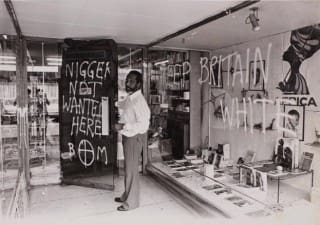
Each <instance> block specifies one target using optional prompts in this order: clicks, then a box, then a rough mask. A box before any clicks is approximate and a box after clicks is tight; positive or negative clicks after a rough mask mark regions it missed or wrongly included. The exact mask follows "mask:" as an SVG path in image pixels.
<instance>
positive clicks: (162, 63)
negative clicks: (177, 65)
mask: <svg viewBox="0 0 320 225" xmlns="http://www.w3.org/2000/svg"><path fill="white" fill-rule="evenodd" d="M167 63H169V60H168V59H166V60H162V61H159V62H156V63H154V65H155V66H159V65H165V64H167Z"/></svg>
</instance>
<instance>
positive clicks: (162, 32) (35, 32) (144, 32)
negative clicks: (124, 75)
mask: <svg viewBox="0 0 320 225" xmlns="http://www.w3.org/2000/svg"><path fill="white" fill-rule="evenodd" d="M239 2H240V1H216V0H211V1H208V0H199V1H195V0H161V1H159V0H135V1H132V0H108V1H106V0H55V1H53V0H42V1H40V0H29V1H21V0H20V1H18V0H16V1H15V0H13V5H14V8H15V10H16V14H17V17H18V20H19V23H20V25H21V30H22V32H23V34H24V35H26V36H37V37H50V38H61V39H62V38H66V37H78V38H94V37H100V38H101V37H106V38H108V37H109V38H113V39H115V40H116V41H117V42H121V43H135V44H148V43H150V42H152V41H155V40H158V39H159V38H162V37H164V36H166V35H168V34H171V33H174V32H176V31H177V30H179V29H182V28H184V27H186V26H189V25H191V24H193V23H196V22H198V21H200V20H202V19H204V18H207V17H209V16H211V15H214V14H216V13H218V12H220V11H222V10H225V9H227V8H229V7H231V6H234V5H236V4H238V3H239Z"/></svg>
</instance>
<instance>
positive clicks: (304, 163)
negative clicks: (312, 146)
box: [299, 152, 314, 171]
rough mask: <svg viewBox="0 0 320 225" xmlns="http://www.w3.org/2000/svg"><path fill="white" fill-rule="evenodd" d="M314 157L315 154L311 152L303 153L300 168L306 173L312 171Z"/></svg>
mask: <svg viewBox="0 0 320 225" xmlns="http://www.w3.org/2000/svg"><path fill="white" fill-rule="evenodd" d="M313 155H314V154H313V153H311V152H303V153H302V156H301V164H300V166H299V168H300V169H302V170H305V171H309V170H310V169H311V165H312V160H313Z"/></svg>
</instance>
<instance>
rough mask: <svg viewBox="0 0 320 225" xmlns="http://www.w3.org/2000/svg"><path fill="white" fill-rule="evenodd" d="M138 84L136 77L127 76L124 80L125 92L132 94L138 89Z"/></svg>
mask: <svg viewBox="0 0 320 225" xmlns="http://www.w3.org/2000/svg"><path fill="white" fill-rule="evenodd" d="M140 86H141V85H140V83H138V82H137V78H136V75H134V74H129V75H128V76H127V78H126V92H128V93H133V92H135V91H137V90H139V89H140Z"/></svg>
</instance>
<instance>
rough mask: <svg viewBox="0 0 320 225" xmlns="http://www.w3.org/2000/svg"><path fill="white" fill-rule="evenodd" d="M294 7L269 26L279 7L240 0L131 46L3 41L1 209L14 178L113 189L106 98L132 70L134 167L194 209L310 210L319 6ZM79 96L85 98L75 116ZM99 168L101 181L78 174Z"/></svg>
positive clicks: (115, 143) (113, 143)
mask: <svg viewBox="0 0 320 225" xmlns="http://www.w3.org/2000/svg"><path fill="white" fill-rule="evenodd" d="M294 4H296V5H295V7H300V9H301V10H307V11H308V10H309V11H310V13H309V16H310V17H308V18H306V19H305V20H303V19H301V18H300V19H295V20H294V19H292V20H294V21H292V22H287V21H283V24H281V25H277V26H274V27H272V25H273V24H274V23H275V22H277V23H280V21H279V19H278V18H276V17H275V16H272V15H273V13H280V12H281V13H283V15H285V16H286V17H288V18H289V16H294V12H292V11H290V10H292V7H287V5H286V3H281V2H273V3H270V2H265V1H260V2H259V1H257V2H242V3H239V4H237V5H235V6H233V7H231V8H227V10H225V11H222V12H220V13H217V14H215V15H214V16H212V17H208V18H207V19H205V20H202V21H200V22H198V23H195V24H193V25H192V26H189V27H187V28H185V29H182V30H179V31H178V32H176V33H173V34H172V35H168V36H166V37H164V38H162V39H159V40H158V41H153V42H151V43H146V44H144V45H136V44H121V43H116V42H114V40H109V39H108V40H105V39H101V40H97V38H91V39H90V38H88V39H81V40H77V39H76V38H75V39H73V40H72V39H65V40H62V39H48V38H43V39H41V38H32V37H28V38H21V37H19V35H17V36H15V35H11V36H6V38H5V36H2V38H1V39H0V47H1V48H0V60H1V61H0V68H1V69H0V101H1V102H0V103H1V105H0V106H1V129H0V132H1V134H0V135H1V141H0V144H1V156H2V157H1V173H2V188H1V190H2V196H5V197H4V198H2V199H4V200H2V204H0V205H1V206H2V207H3V206H10V207H12V204H11V203H10V202H8V201H9V200H10V199H13V198H12V197H11V196H13V195H15V194H16V193H17V189H18V188H17V185H18V184H19V182H22V183H23V185H21V187H22V188H24V189H27V188H26V187H32V186H34V185H49V184H57V183H61V182H62V183H64V184H76V185H83V186H89V187H94V188H102V189H108V190H113V189H114V185H115V183H114V176H117V175H119V173H121V169H122V168H123V154H122V152H121V150H120V149H121V146H120V149H119V144H120V143H121V137H120V136H119V135H118V134H117V133H115V132H113V131H112V126H113V125H114V123H115V121H116V116H117V113H118V111H117V109H116V107H115V103H116V102H117V101H121V100H122V99H124V98H125V97H126V93H125V87H124V83H125V76H126V74H127V73H128V72H129V71H130V70H132V69H134V70H138V71H140V72H142V73H143V75H144V88H143V91H144V95H145V97H146V99H147V102H148V104H149V107H150V110H151V119H150V128H149V132H148V137H149V140H148V149H147V150H145V151H144V152H143V156H142V159H141V170H142V172H143V173H144V174H147V175H148V176H150V178H153V179H155V180H156V181H158V182H159V183H161V185H163V186H164V187H166V188H168V189H169V190H171V191H172V192H173V193H175V194H176V195H177V196H180V198H181V199H183V201H186V202H187V203H188V204H190V205H192V206H193V208H194V210H195V211H198V212H199V214H201V215H208V216H212V215H214V216H216V215H218V216H219V217H226V218H252V217H253V218H256V217H258V218H276V217H283V218H285V219H287V218H288V217H290V215H291V214H290V213H291V212H292V210H302V211H304V210H306V211H307V210H309V211H313V210H314V207H318V205H319V199H320V174H319V171H320V164H319V160H318V159H319V156H320V154H319V146H320V142H319V132H320V125H319V124H320V121H319V116H320V115H319V102H320V93H319V91H318V86H319V82H320V80H319V79H318V76H317V71H318V68H319V65H318V63H317V62H318V61H319V60H320V51H319V48H320V29H319V22H320V18H319V17H318V14H317V13H316V12H317V11H316V10H315V8H317V7H318V8H319V4H318V3H317V2H312V1H311V2H309V3H308V4H307V3H298V2H295V3H294ZM251 5H253V6H254V7H255V8H252V6H251ZM250 7H251V8H250ZM265 21H267V22H265ZM240 24H241V25H240ZM237 26H239V27H240V26H241V29H242V30H240V29H234V31H233V29H226V27H229V28H230V27H234V28H235V27H237ZM259 32H260V33H259ZM19 43H20V44H19ZM99 60H100V61H99ZM100 62H101V63H100ZM109 63H110V64H109ZM84 64H85V65H84ZM99 66H101V67H99ZM89 67H91V69H90V68H89ZM83 68H87V69H86V72H83V73H82V71H83ZM92 68H94V69H92ZM99 68H100V69H99ZM92 71H93V72H92ZM84 73H85V75H87V76H88V77H89V78H90V79H91V80H90V81H88V79H89V78H88V77H86V76H85V75H83V74H84ZM90 76H91V77H90ZM90 82H91V83H90ZM99 82H100V83H101V89H99V87H100V86H99V85H100V83H99ZM97 83H99V85H98V86H99V87H98V86H96V84H97ZM92 84H94V88H91V86H90V85H92ZM88 96H89V97H88ZM89 98H90V99H89ZM86 101H87V102H89V101H90V102H96V104H97V106H93V105H92V106H91V108H90V112H89V109H88V110H87V111H86V108H85V106H84V105H85V102H86ZM104 101H107V103H106V102H104ZM88 104H89V103H88ZM92 104H93V103H92ZM77 107H78V108H79V109H78V108H77ZM81 107H83V108H81ZM88 107H89V106H88ZM106 109H107V111H108V113H106V111H104V110H106ZM96 112H97V113H96ZM98 114H99V115H98ZM105 115H108V117H107V119H105ZM77 119H78V120H77ZM70 121H71V122H70ZM75 121H76V122H75ZM83 121H86V122H83ZM105 121H107V122H106V123H105ZM82 123H86V125H83V126H84V127H86V128H82V125H81V124H82ZM90 123H91V125H92V126H91V125H90V126H89V125H88V124H90ZM70 124H71V125H70ZM75 124H76V125H75ZM75 127H76V128H75ZM100 129H101V130H100ZM78 134H79V135H78ZM96 137H97V139H95V138H96ZM102 137H103V138H104V139H103V138H102ZM102 139H103V141H102ZM100 141H101V142H100ZM120 145H121V144H120ZM90 148H92V149H90ZM119 171H120V172H119ZM99 176H100V177H104V179H105V182H104V183H103V184H99V183H96V182H91V181H89V180H90V179H91V178H92V177H99ZM19 177H22V178H19ZM87 178H90V179H87ZM17 181H19V182H17ZM21 187H20V188H21ZM2 211H6V212H8V211H10V209H7V208H5V207H3V208H2ZM308 215H309V214H308ZM311 216H312V218H311V219H310V218H309V219H310V220H311V221H312V219H313V217H314V216H315V215H311Z"/></svg>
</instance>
